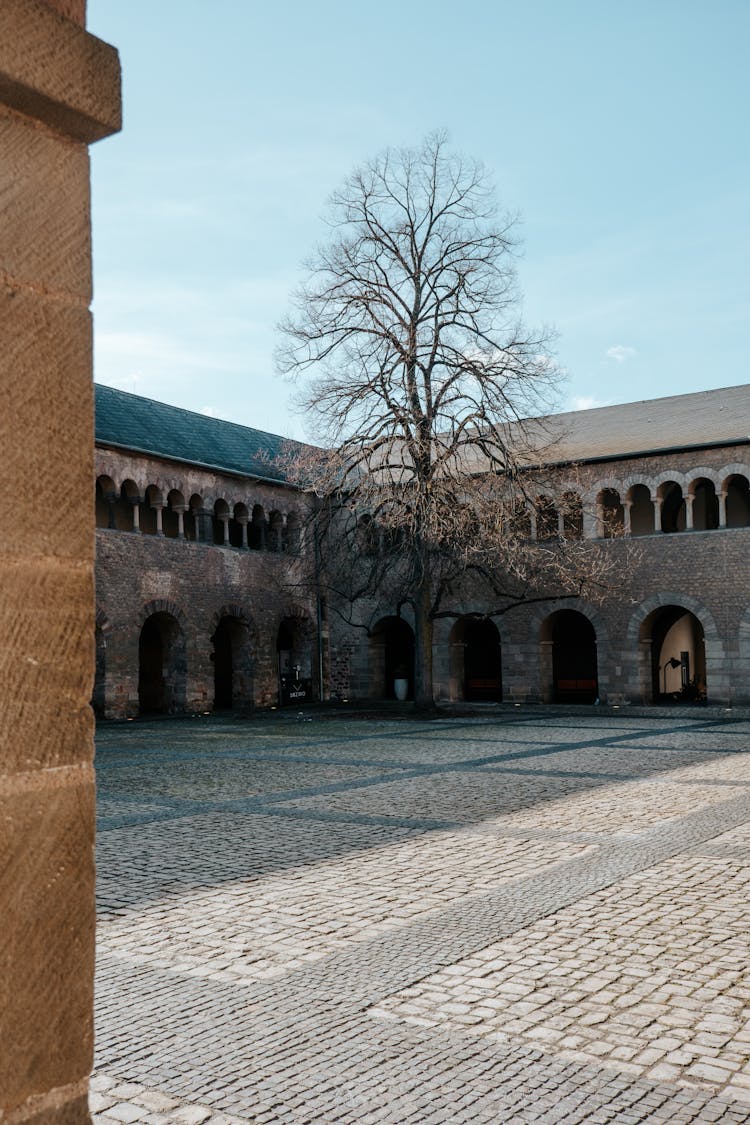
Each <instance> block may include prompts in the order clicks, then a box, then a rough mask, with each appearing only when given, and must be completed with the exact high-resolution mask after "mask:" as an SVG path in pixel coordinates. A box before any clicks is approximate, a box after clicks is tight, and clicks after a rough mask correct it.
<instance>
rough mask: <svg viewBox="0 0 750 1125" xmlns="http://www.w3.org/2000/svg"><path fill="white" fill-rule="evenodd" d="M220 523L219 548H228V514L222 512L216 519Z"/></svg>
mask: <svg viewBox="0 0 750 1125" xmlns="http://www.w3.org/2000/svg"><path fill="white" fill-rule="evenodd" d="M216 518H217V519H218V520H220V521H221V544H220V545H221V546H222V547H228V546H229V513H228V512H224V513H223V514H222V515H220V516H217V517H216Z"/></svg>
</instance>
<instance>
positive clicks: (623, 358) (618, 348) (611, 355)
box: [605, 344, 638, 363]
mask: <svg viewBox="0 0 750 1125" xmlns="http://www.w3.org/2000/svg"><path fill="white" fill-rule="evenodd" d="M605 355H606V356H607V359H613V360H614V361H615V363H625V362H627V360H629V359H632V358H633V356H634V355H638V353H637V351H636V350H635V348H629V347H626V346H625V345H624V344H616V345H615V347H613V348H607V351H606V352H605Z"/></svg>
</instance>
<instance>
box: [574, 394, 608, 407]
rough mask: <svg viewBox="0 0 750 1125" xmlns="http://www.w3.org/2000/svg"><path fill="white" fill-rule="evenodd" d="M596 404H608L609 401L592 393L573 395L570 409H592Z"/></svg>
mask: <svg viewBox="0 0 750 1125" xmlns="http://www.w3.org/2000/svg"><path fill="white" fill-rule="evenodd" d="M597 406H609V402H607V401H604V400H602V399H599V398H595V397H594V396H593V395H574V396H573V397H572V398H571V400H570V409H571V410H594V409H595V408H596V407H597Z"/></svg>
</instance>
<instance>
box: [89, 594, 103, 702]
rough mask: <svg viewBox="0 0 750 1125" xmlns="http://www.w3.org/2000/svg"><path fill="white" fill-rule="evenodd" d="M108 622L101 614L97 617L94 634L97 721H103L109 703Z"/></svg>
mask: <svg viewBox="0 0 750 1125" xmlns="http://www.w3.org/2000/svg"><path fill="white" fill-rule="evenodd" d="M105 628H106V620H105V618H104V615H103V614H102V613H101V612H99V613H97V615H96V627H95V632H94V648H95V653H96V663H95V666H94V687H93V691H92V693H91V708H92V710H93V712H94V714H95V715H96V717H97V719H103V718H104V715H105V711H106V702H107V638H106V634H105Z"/></svg>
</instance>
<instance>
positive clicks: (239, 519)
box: [237, 516, 248, 551]
mask: <svg viewBox="0 0 750 1125" xmlns="http://www.w3.org/2000/svg"><path fill="white" fill-rule="evenodd" d="M237 523H238V524H239V525H240V527H241V528H242V550H243V551H247V549H248V542H247V525H248V517H247V516H237Z"/></svg>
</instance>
